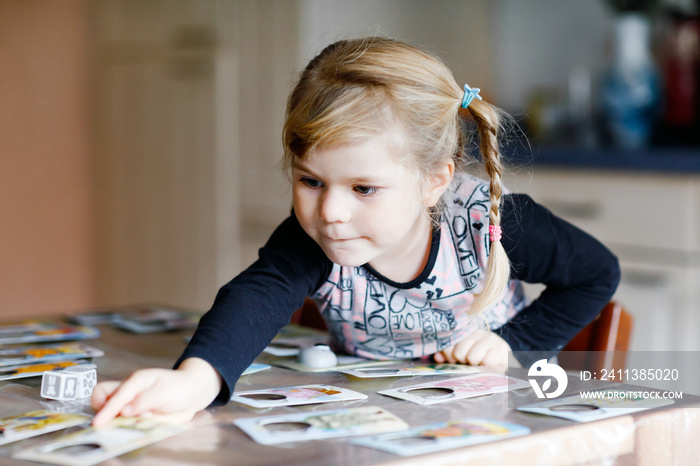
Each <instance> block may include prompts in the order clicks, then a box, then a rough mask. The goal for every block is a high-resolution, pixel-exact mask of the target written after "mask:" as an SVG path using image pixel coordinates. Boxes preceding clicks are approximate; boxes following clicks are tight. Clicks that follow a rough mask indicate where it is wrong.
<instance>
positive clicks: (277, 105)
mask: <svg viewBox="0 0 700 466" xmlns="http://www.w3.org/2000/svg"><path fill="white" fill-rule="evenodd" d="M609 3H615V2H613V1H612V0H611V1H610V2H606V1H604V0H576V1H574V0H567V1H562V0H528V1H527V2H523V1H521V0H442V1H439V2H436V1H430V0H382V1H376V0H355V1H350V2H348V1H342V0H296V1H293V0H256V1H246V0H100V1H96V2H95V1H93V2H91V1H88V0H59V1H52V0H4V1H2V2H0V317H2V318H20V317H23V316H32V315H40V314H48V313H56V314H58V313H63V312H65V311H67V310H75V309H85V308H95V307H102V306H112V305H123V304H129V303H141V302H165V303H171V304H176V305H181V306H187V307H193V308H197V309H202V310H205V309H207V308H208V307H209V305H210V304H211V302H212V300H213V297H214V295H215V293H216V290H217V289H218V288H219V287H220V286H221V285H222V284H224V283H225V282H226V281H228V280H229V279H230V278H231V277H233V276H234V275H235V274H236V273H237V272H239V271H240V270H242V269H243V268H244V267H245V266H246V265H248V264H250V263H251V262H252V261H253V260H254V259H255V257H256V253H257V248H258V247H260V246H261V245H262V244H263V243H264V241H265V239H266V238H267V236H268V235H269V234H270V232H271V231H272V229H273V228H274V227H275V226H276V225H277V224H278V223H279V221H280V220H282V219H283V218H284V217H285V216H286V215H287V214H288V212H289V208H290V192H289V189H288V183H287V181H286V179H285V176H284V175H283V174H282V173H281V172H280V169H279V160H280V158H281V154H282V148H281V143H280V141H281V126H282V120H283V114H284V106H285V100H286V97H287V94H288V92H289V90H290V89H291V87H292V86H293V83H294V80H295V77H296V76H297V74H298V72H299V71H300V70H301V68H302V67H303V66H304V65H305V63H306V62H307V61H308V60H309V59H310V58H312V57H313V56H314V55H315V54H316V53H318V52H319V51H320V50H321V49H322V48H323V47H324V46H325V45H327V44H329V43H331V42H333V41H335V40H337V39H339V38H344V37H357V36H365V35H375V34H379V35H389V36H392V37H396V38H399V39H403V40H407V41H409V42H411V43H414V44H417V45H421V46H424V47H426V48H428V49H431V50H433V51H435V52H436V53H438V54H439V55H440V56H441V57H443V59H444V60H445V61H446V62H447V64H448V65H449V66H450V67H451V68H452V70H453V71H454V73H455V76H456V78H457V81H458V82H468V83H470V84H471V85H473V86H478V87H480V88H481V89H482V91H483V94H484V95H485V97H486V98H487V99H488V100H489V101H491V102H494V103H496V104H497V105H499V106H501V107H503V108H505V109H507V110H509V111H511V112H513V113H514V114H515V115H516V116H519V117H520V118H522V119H523V121H524V122H525V124H527V122H528V119H533V118H534V116H535V115H536V114H537V112H539V114H540V115H541V114H543V108H544V109H545V110H549V111H550V114H554V115H557V114H559V115H561V114H562V112H564V113H565V110H561V106H562V105H563V106H565V105H568V104H569V103H570V102H569V101H570V100H571V97H572V96H571V93H572V92H573V91H576V89H579V90H580V89H581V88H582V86H581V83H583V96H584V98H586V96H587V98H588V99H589V101H588V102H587V104H586V105H588V106H590V107H593V106H595V104H596V102H595V100H596V99H595V90H596V88H595V86H596V79H597V78H598V77H599V76H601V75H602V74H603V72H604V71H605V69H606V66H608V63H609V61H610V50H611V45H610V44H611V36H612V33H613V30H614V27H615V26H614V25H615V14H614V10H613V9H612V8H609V5H608V4H609ZM666 3H668V4H679V5H681V6H684V5H685V6H686V7H687V6H688V5H690V4H691V3H693V2H690V1H683V0H677V1H672V0H668V1H667V2H666ZM691 6H692V5H691ZM577 83H578V84H577ZM586 86H588V87H586ZM574 97H576V95H574ZM579 98H580V92H579ZM591 101H592V102H591ZM557 112H558V113H557ZM525 115H527V118H524V117H525ZM547 121H549V120H547V119H546V118H540V123H542V122H545V123H547ZM535 136H536V135H535ZM541 141H542V142H547V140H546V138H543V139H542V140H541ZM535 142H537V141H535ZM575 174H576V176H584V177H585V172H580V173H579V171H575ZM552 176H554V175H552ZM591 176H594V175H591ZM606 176H607V175H602V176H600V177H598V176H597V175H595V177H596V178H601V179H603V180H607V178H606ZM623 176H624V175H623ZM648 176H653V177H654V178H653V179H654V180H656V179H657V178H659V179H661V178H663V176H661V175H659V177H656V175H654V174H651V175H648ZM556 179H557V180H568V178H566V176H564V177H563V178H562V176H560V174H556ZM584 179H585V178H584ZM531 180H532V167H531V166H528V167H526V170H525V171H524V173H521V174H520V175H518V177H517V179H515V178H514V179H513V183H514V184H515V186H516V187H522V188H524V189H529V188H528V186H529V184H532V185H536V186H535V187H534V188H533V189H535V188H537V186H539V187H540V189H541V190H542V189H543V190H544V191H545V194H550V193H552V192H555V193H557V196H555V197H554V198H552V199H550V200H551V202H552V204H556V203H557V202H559V201H561V197H562V196H563V198H566V196H567V193H568V192H569V191H571V190H570V189H568V188H569V187H570V186H571V184H568V185H567V182H568V181H564V182H563V183H564V184H563V185H562V186H559V187H558V188H557V189H561V191H557V190H555V191H553V190H552V189H550V187H549V186H550V185H548V184H547V185H545V184H544V183H545V182H544V181H542V182H537V181H532V182H531ZM664 180H665V182H667V183H668V184H669V185H677V184H678V183H677V181H676V179H675V178H670V179H669V178H664ZM684 180H685V179H684ZM686 181H687V183H688V187H687V188H683V189H684V190H685V191H683V193H685V194H689V195H690V196H691V201H689V202H688V204H687V205H684V206H685V207H684V208H685V209H686V210H684V211H682V212H681V215H685V213H686V212H692V211H693V209H694V208H695V207H697V202H696V201H697V199H700V194H697V196H696V194H694V193H696V190H697V193H700V188H698V183H697V182H696V181H693V180H690V179H688V180H685V181H684V182H686ZM601 183H602V182H601ZM606 183H607V185H610V186H615V185H617V184H618V178H617V175H616V178H614V179H613V178H610V179H609V182H606ZM639 184H640V185H641V186H648V184H649V183H648V182H647V180H646V179H644V180H642V181H639ZM545 186H546V188H545ZM552 186H553V185H552ZM664 186H665V185H664ZM596 189H598V188H596ZM605 189H606V188H605V187H600V192H605ZM664 189H666V188H665V187H661V188H659V192H661V193H663V192H664ZM535 190H536V189H535ZM572 192H573V191H572ZM617 194H619V195H620V198H623V197H624V196H625V194H624V192H622V193H621V194H620V193H617ZM617 194H616V195H617ZM685 194H683V195H685ZM575 196H579V194H576V195H575ZM575 196H574V195H573V194H572V195H571V196H569V197H573V201H580V199H579V198H578V197H575ZM692 196H696V197H692ZM550 197H551V196H550ZM693 199H694V200H693ZM564 200H567V199H564ZM569 200H571V199H569ZM615 202H617V201H615ZM588 207H589V205H588V204H585V202H584V203H583V204H581V202H578V204H575V205H574V210H576V209H578V210H577V211H578V212H580V211H581V209H583V211H584V214H586V212H588V210H586V209H587V208H588ZM589 210H590V209H589ZM624 210H627V209H626V208H625V209H624ZM584 216H585V215H584ZM691 220H692V219H691ZM582 222H583V225H584V226H586V225H587V224H586V222H587V220H586V219H585V218H584V220H583V221H582ZM606 228H607V230H606ZM688 228H690V227H688ZM693 228H695V227H693ZM594 229H595V228H594ZM699 229H700V223H698V225H697V228H695V230H699ZM618 230H619V225H617V224H611V223H610V222H608V223H606V224H605V227H604V228H603V229H602V230H600V231H603V233H605V232H608V231H611V232H612V233H611V235H612V236H610V237H611V238H613V239H614V234H615V232H617V231H618ZM695 230H693V231H695ZM689 231H690V230H689ZM593 232H594V233H596V234H597V232H598V230H595V231H593ZM625 235H626V234H625ZM688 235H691V236H692V235H696V233H688ZM696 236H697V235H696ZM696 236H692V241H695V238H696ZM603 239H604V240H605V241H606V244H609V242H608V241H607V237H606V238H603ZM689 241H690V240H689ZM610 244H612V246H615V247H617V246H616V245H615V244H614V241H613V240H611V243H610ZM610 244H609V245H610ZM693 244H694V243H693ZM698 245H700V239H699V240H698ZM698 249H700V247H699V248H698ZM620 250H622V249H620ZM616 252H617V249H616ZM642 256H643V254H642V253H640V252H638V251H637V250H635V252H633V253H630V255H628V256H625V257H623V259H624V262H625V267H626V269H625V270H628V269H627V267H628V266H629V270H631V272H629V273H627V274H626V276H629V277H634V276H637V277H638V276H639V273H640V272H639V270H642V272H644V273H647V272H645V271H646V270H647V269H649V267H651V268H652V269H654V270H656V266H655V265H654V264H655V263H654V262H653V261H649V260H646V259H644V260H641V259H640V260H637V259H638V258H639V257H642ZM641 262H644V264H642V265H644V267H646V269H645V268H644V267H642V266H641V265H639V264H638V263H641ZM649 264H652V265H649ZM640 267H641V269H640ZM669 267H671V268H670V269H669V270H670V272H668V273H667V274H666V275H662V276H661V279H660V280H661V281H662V282H663V283H666V285H664V286H662V287H661V288H659V290H657V291H658V292H656V291H655V292H653V293H652V295H650V296H653V299H652V300H661V299H662V298H663V297H664V296H666V295H665V294H664V293H670V294H672V295H673V296H676V295H678V296H682V299H683V300H684V301H683V302H684V303H686V304H684V305H686V308H687V309H686V308H684V309H686V311H684V313H682V315H681V317H678V318H677V320H676V321H673V320H671V321H668V319H666V321H668V322H669V323H668V325H667V326H666V327H664V329H665V330H664V335H665V336H664V337H663V338H662V339H660V340H659V341H660V343H659V344H660V345H662V346H663V345H665V344H670V343H669V342H670V341H671V339H672V336H671V335H672V331H673V329H674V328H675V327H674V326H682V325H683V322H686V321H685V320H683V319H686V318H689V317H688V316H691V313H692V306H693V305H695V309H696V308H697V303H694V304H688V303H691V302H692V300H693V299H695V297H694V296H695V295H693V294H692V292H691V291H689V290H690V289H691V287H692V282H683V280H686V281H687V280H691V279H692V277H695V275H692V274H693V273H697V269H698V266H697V264H695V263H692V264H690V265H688V264H685V263H683V264H681V265H678V264H671V265H670V266H669ZM683 267H685V268H683ZM686 269H687V270H690V271H691V273H690V275H689V274H688V273H687V270H686ZM633 272H634V273H633ZM635 273H637V275H634V274H635ZM654 273H655V275H654V274H652V279H651V281H652V282H654V280H657V279H658V277H659V275H658V273H656V272H654ZM642 275H643V274H642ZM644 277H646V278H643V279H642V280H641V282H639V281H637V282H636V284H633V285H632V286H631V288H630V287H627V288H626V289H627V290H628V291H627V292H625V291H624V289H625V288H624V287H623V288H622V291H621V293H623V295H624V293H627V295H628V296H631V298H630V299H635V298H634V296H642V298H641V300H642V301H644V302H646V303H647V304H648V303H649V301H650V298H649V297H648V296H647V297H644V296H645V295H640V294H639V291H638V289H639V288H640V287H641V288H644V287H645V286H646V285H644V283H649V279H648V277H649V275H648V274H647V275H644ZM654 277H656V278H654ZM679 277H680V278H679ZM644 280H647V281H646V282H645V281H644ZM679 280H680V281H681V282H683V283H685V285H683V288H682V290H681V291H680V292H677V289H676V288H675V287H676V285H673V286H671V285H670V284H671V283H677V282H679ZM657 282H658V280H657ZM640 283H642V284H641V285H640ZM654 283H656V282H654ZM630 290H632V291H630ZM679 293H680V294H679ZM636 299H637V301H639V300H640V298H636ZM679 299H680V298H679ZM667 301H668V300H667ZM688 306H691V307H688ZM635 307H636V304H635ZM655 309H657V308H653V309H652V308H651V307H649V310H648V312H647V314H650V315H651V314H654V313H656V314H658V313H659V312H657V311H656V310H655ZM640 312H641V311H640ZM691 317H692V316H691ZM692 318H694V319H696V320H694V321H692V322H691V324H692V325H690V327H691V328H692V329H697V323H698V322H697V318H696V317H692ZM659 322H661V324H660V325H662V326H663V323H664V322H665V321H659ZM657 327H658V326H657ZM653 331H654V330H653V329H648V331H647V334H648V333H649V332H653ZM693 331H694V330H693ZM691 338H692V335H690V334H689V335H687V339H688V340H690V339H691ZM685 347H686V348H687V347H688V345H685Z"/></svg>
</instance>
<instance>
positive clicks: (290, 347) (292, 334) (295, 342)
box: [263, 324, 328, 356]
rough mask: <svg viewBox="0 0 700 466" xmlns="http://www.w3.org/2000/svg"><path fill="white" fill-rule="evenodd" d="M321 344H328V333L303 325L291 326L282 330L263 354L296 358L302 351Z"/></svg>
mask: <svg viewBox="0 0 700 466" xmlns="http://www.w3.org/2000/svg"><path fill="white" fill-rule="evenodd" d="M319 343H321V344H327V343H328V334H327V333H326V332H323V331H321V330H317V329H313V328H310V327H303V326H301V325H296V324H289V325H286V326H285V327H282V329H280V331H279V332H278V333H277V335H276V336H275V338H274V339H273V340H272V341H271V342H270V344H269V345H267V347H266V348H265V349H264V350H263V352H264V353H268V354H271V355H273V356H296V355H298V354H299V352H300V351H301V350H302V349H304V348H307V347H309V346H314V345H316V344H319Z"/></svg>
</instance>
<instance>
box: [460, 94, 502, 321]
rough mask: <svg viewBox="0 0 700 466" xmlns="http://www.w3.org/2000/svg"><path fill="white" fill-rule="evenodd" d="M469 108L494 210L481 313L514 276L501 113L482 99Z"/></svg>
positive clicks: (477, 305) (478, 300)
mask: <svg viewBox="0 0 700 466" xmlns="http://www.w3.org/2000/svg"><path fill="white" fill-rule="evenodd" d="M468 109H469V111H470V113H471V114H472V116H473V117H474V121H475V122H476V126H477V131H478V132H479V138H480V146H479V149H480V152H481V159H482V162H483V164H484V168H485V169H486V173H487V174H488V176H489V178H490V180H491V181H490V184H489V194H490V200H491V211H490V213H489V241H490V248H489V249H490V253H489V258H488V264H487V266H486V276H485V279H484V285H483V288H482V289H481V292H480V293H479V294H478V295H476V296H475V299H474V302H473V304H472V307H471V309H470V310H469V313H470V314H471V315H478V314H480V313H481V312H483V311H484V310H485V309H487V308H488V307H489V306H491V305H492V304H494V303H495V302H496V301H497V300H498V299H499V298H500V297H501V295H502V294H503V290H504V289H505V287H506V285H507V284H508V279H509V278H510V261H509V260H508V255H507V254H506V251H505V249H504V248H503V245H502V244H501V196H502V194H503V183H502V179H501V178H502V175H503V163H502V162H501V153H500V150H499V148H498V132H499V130H500V128H501V117H500V115H499V112H498V110H497V109H496V108H494V107H492V106H491V105H489V104H487V103H485V102H483V101H481V100H476V99H475V100H473V101H472V102H471V103H470V104H469V106H468Z"/></svg>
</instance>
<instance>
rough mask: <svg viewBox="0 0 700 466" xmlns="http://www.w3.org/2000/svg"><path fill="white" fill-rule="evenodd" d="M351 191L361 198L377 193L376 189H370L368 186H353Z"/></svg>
mask: <svg viewBox="0 0 700 466" xmlns="http://www.w3.org/2000/svg"><path fill="white" fill-rule="evenodd" d="M353 189H354V190H355V192H356V193H357V194H359V195H361V196H371V195H372V194H375V193H376V192H377V188H372V187H370V186H355V187H354V188H353Z"/></svg>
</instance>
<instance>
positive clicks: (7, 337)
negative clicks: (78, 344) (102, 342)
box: [0, 322, 100, 345]
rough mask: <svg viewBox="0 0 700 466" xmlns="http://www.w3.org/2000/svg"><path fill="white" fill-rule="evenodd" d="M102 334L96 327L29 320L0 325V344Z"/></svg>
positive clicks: (94, 336)
mask: <svg viewBox="0 0 700 466" xmlns="http://www.w3.org/2000/svg"><path fill="white" fill-rule="evenodd" d="M99 336H100V331H99V330H97V328H95V327H89V326H84V325H72V324H64V323H57V322H27V323H24V324H18V325H3V326H0V345H10V344H15V343H44V342H49V341H65V340H87V339H90V338H97V337H99Z"/></svg>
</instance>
